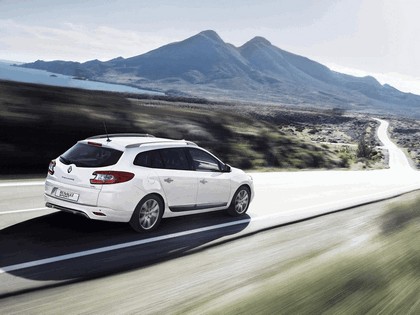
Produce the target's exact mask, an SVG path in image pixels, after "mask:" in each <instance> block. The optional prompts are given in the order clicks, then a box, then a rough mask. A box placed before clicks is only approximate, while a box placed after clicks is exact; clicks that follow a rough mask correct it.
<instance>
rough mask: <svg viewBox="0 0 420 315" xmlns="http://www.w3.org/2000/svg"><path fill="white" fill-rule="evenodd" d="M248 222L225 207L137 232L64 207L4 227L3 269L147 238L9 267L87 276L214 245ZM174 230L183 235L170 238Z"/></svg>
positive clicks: (27, 272)
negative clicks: (120, 246) (33, 265)
mask: <svg viewBox="0 0 420 315" xmlns="http://www.w3.org/2000/svg"><path fill="white" fill-rule="evenodd" d="M244 219H245V220H244ZM247 219H248V220H247ZM235 221H236V222H237V223H235ZM224 223H228V224H225V225H226V226H223V227H219V228H215V229H211V230H206V231H196V233H194V234H188V233H183V232H188V231H191V230H195V229H200V228H205V227H209V226H213V225H219V224H224ZM248 224H249V216H248V215H245V216H242V217H239V218H232V217H229V216H228V215H227V214H225V213H223V212H213V213H206V214H199V215H192V216H184V217H178V218H167V219H164V220H162V222H161V225H160V227H159V229H158V230H157V231H154V232H151V233H145V234H139V233H136V232H134V231H132V230H131V228H130V227H129V225H128V224H124V223H110V222H102V221H95V220H88V219H85V218H83V217H79V216H75V215H72V214H67V213H64V212H55V213H52V214H48V215H43V216H40V217H37V218H34V219H30V220H27V221H24V222H21V223H18V224H15V225H12V226H9V227H7V228H5V229H3V230H0V268H4V267H6V266H12V265H16V264H21V263H25V262H29V261H35V260H40V259H46V258H50V257H56V256H60V255H67V254H71V253H76V252H81V251H86V250H91V249H97V248H101V247H106V246H112V245H118V244H123V243H127V242H133V241H139V240H146V242H145V244H143V245H135V246H131V247H126V248H122V249H117V250H112V251H106V252H102V253H98V254H94V255H87V256H83V257H78V258H72V259H68V260H62V261H59V262H54V263H48V264H43V265H39V266H36V267H29V268H23V269H17V270H13V271H8V272H7V273H9V274H11V275H14V276H17V277H21V278H25V279H30V280H37V281H50V280H55V281H66V282H67V281H81V280H84V279H90V278H95V277H101V276H107V275H110V274H115V273H119V272H125V271H129V270H133V269H137V268H142V267H146V266H149V265H152V264H155V263H159V262H163V261H166V260H170V259H173V258H176V257H180V256H184V255H187V254H190V253H192V252H195V251H197V250H200V249H202V248H203V247H208V246H209V245H210V244H213V243H214V241H216V240H219V241H220V239H222V238H224V237H226V236H232V235H235V234H238V233H239V232H241V231H242V230H244V229H245V228H246V227H247V226H248ZM174 233H179V234H176V235H175V236H174V237H168V238H166V237H165V236H168V235H171V234H174ZM162 238H163V239H162ZM148 239H153V241H152V242H147V240H148ZM1 295H2V294H1V293H0V296H1Z"/></svg>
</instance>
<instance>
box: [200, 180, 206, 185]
mask: <svg viewBox="0 0 420 315" xmlns="http://www.w3.org/2000/svg"><path fill="white" fill-rule="evenodd" d="M200 183H202V184H206V183H208V181H206V180H205V179H202V180H200Z"/></svg>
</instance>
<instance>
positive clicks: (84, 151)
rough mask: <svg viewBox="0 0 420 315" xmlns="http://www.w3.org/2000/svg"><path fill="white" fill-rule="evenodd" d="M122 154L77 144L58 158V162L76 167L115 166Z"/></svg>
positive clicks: (108, 149)
mask: <svg viewBox="0 0 420 315" xmlns="http://www.w3.org/2000/svg"><path fill="white" fill-rule="evenodd" d="M122 154H123V152H122V151H118V150H115V149H111V148H104V147H100V146H93V145H89V144H86V143H77V144H75V145H74V146H73V147H71V148H70V149H69V150H67V151H66V152H65V153H64V154H62V155H61V156H60V161H61V162H62V163H64V164H66V165H69V164H74V165H76V166H78V167H104V166H110V165H114V164H116V163H117V162H118V160H119V159H120V157H121V155H122Z"/></svg>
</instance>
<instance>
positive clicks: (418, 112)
mask: <svg viewBox="0 0 420 315" xmlns="http://www.w3.org/2000/svg"><path fill="white" fill-rule="evenodd" d="M22 66H23V67H27V68H36V69H43V70H48V71H50V72H55V73H60V74H66V75H71V76H75V77H79V78H86V79H89V80H98V81H105V82H112V83H121V84H128V85H131V86H136V87H140V88H148V89H154V90H159V91H162V92H165V93H167V94H169V95H190V96H196V97H206V98H209V99H213V100H240V101H253V102H255V101H258V102H266V103H280V104H283V105H293V106H305V107H307V106H311V107H322V108H342V109H351V110H354V111H359V112H373V113H387V114H395V115H405V116H413V115H414V116H416V117H420V96H417V95H413V94H410V93H403V92H400V91H398V90H397V89H395V88H393V87H391V86H389V85H381V84H380V83H379V82H378V81H377V80H376V79H375V78H373V77H369V76H368V77H363V78H360V77H354V76H350V75H346V74H342V73H338V72H334V71H331V70H330V69H329V68H327V67H326V66H324V65H322V64H320V63H318V62H315V61H313V60H310V59H308V58H306V57H303V56H299V55H296V54H293V53H290V52H287V51H284V50H282V49H280V48H278V47H276V46H274V45H272V44H271V43H270V42H269V41H268V40H266V39H265V38H262V37H255V38H253V39H251V40H250V41H248V42H247V43H245V44H244V45H242V46H241V47H235V46H233V45H231V44H228V43H225V42H224V41H223V40H222V39H221V38H220V37H219V35H218V34H217V33H215V32H214V31H204V32H201V33H199V34H197V35H194V36H192V37H190V38H187V39H185V40H183V41H180V42H175V43H171V44H168V45H165V46H162V47H160V48H158V49H155V50H152V51H150V52H148V53H145V54H142V55H138V56H134V57H131V58H122V57H118V58H115V59H112V60H109V61H106V62H101V61H99V60H92V61H88V62H85V63H78V62H72V61H51V62H45V61H41V60H38V61H36V62H34V63H28V64H24V65H22Z"/></svg>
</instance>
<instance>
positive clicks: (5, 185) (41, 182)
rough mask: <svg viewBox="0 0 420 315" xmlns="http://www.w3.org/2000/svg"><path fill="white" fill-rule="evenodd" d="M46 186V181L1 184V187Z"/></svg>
mask: <svg viewBox="0 0 420 315" xmlns="http://www.w3.org/2000/svg"><path fill="white" fill-rule="evenodd" d="M44 184H45V181H36V182H33V181H30V182H8V183H0V187H19V186H42V185H44Z"/></svg>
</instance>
